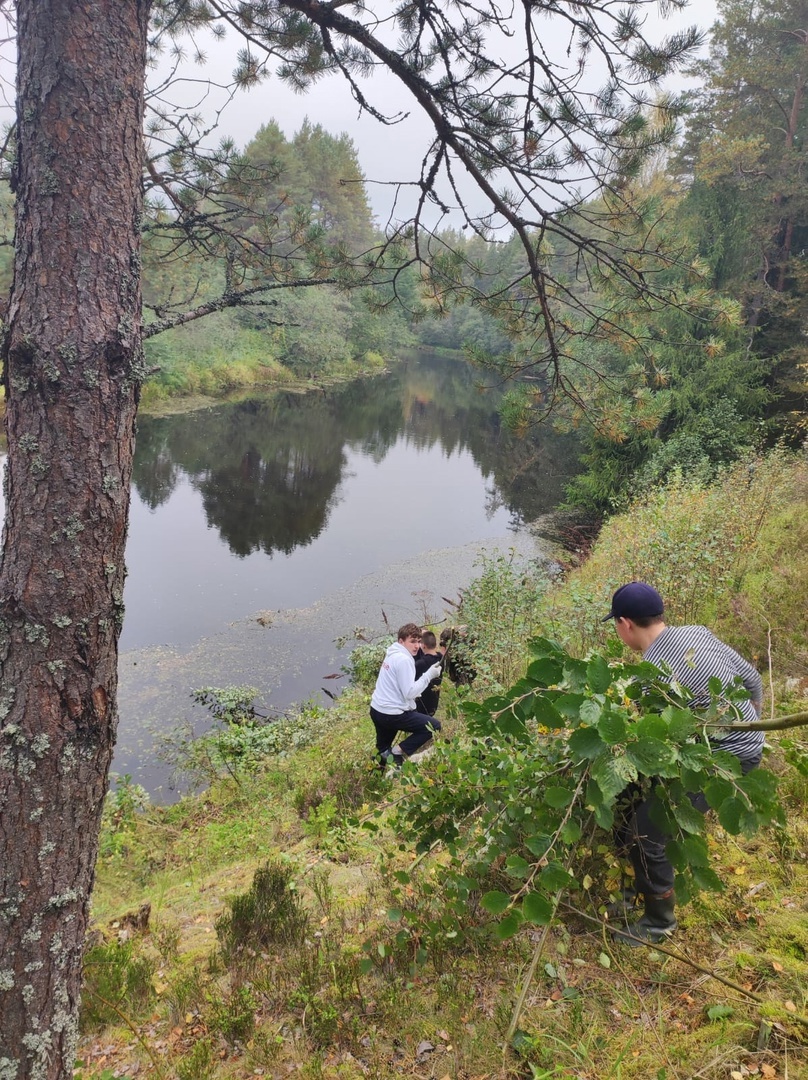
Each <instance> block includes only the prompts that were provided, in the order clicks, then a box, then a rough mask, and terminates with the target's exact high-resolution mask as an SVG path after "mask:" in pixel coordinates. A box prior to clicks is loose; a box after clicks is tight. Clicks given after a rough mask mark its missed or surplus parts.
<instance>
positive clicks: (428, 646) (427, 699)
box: [415, 630, 446, 716]
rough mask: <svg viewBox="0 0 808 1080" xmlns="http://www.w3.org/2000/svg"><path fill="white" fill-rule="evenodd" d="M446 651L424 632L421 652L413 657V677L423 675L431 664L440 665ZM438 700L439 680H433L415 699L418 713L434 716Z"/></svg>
mask: <svg viewBox="0 0 808 1080" xmlns="http://www.w3.org/2000/svg"><path fill="white" fill-rule="evenodd" d="M445 651H446V650H445V649H444V648H442V647H441V646H439V645H438V643H437V638H436V637H435V635H434V634H433V633H432V631H431V630H424V632H423V634H422V635H421V651H420V652H419V654H418V655H417V656H416V657H415V677H416V678H418V676H419V675H423V674H424V672H425V671H427V670H428V669H429V668H431V667H432V665H433V664H440V663H441V662H442V661H443V654H444V652H445ZM439 700H440V678H438V679H435V681H434V682H432V683H430V684H429V686H428V687H427V688H426V690H422V691H421V694H420V697H418V698H417V699H416V704H417V706H418V711H419V712H424V713H426V714H427V715H428V716H434V715H435V713H436V712H437V711H438V701H439Z"/></svg>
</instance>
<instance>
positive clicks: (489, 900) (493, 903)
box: [480, 890, 511, 915]
mask: <svg viewBox="0 0 808 1080" xmlns="http://www.w3.org/2000/svg"><path fill="white" fill-rule="evenodd" d="M480 904H481V906H482V907H483V908H484V909H485V910H486V911H488V912H490V913H491V914H492V915H501V914H502V912H503V911H507V909H508V908H509V907H510V906H511V898H510V896H508V894H507V893H504V892H499V891H498V890H494V891H493V892H487V893H486V894H485V895H484V896H483V898H482V899H481V900H480Z"/></svg>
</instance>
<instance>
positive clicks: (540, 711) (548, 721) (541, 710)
mask: <svg viewBox="0 0 808 1080" xmlns="http://www.w3.org/2000/svg"><path fill="white" fill-rule="evenodd" d="M531 714H532V715H533V717H534V718H535V720H536V723H537V724H540V725H541V726H542V727H546V728H550V730H551V731H557V730H558V729H559V728H563V727H564V724H565V720H564V717H563V716H562V715H561V713H560V712H559V711H558V709H557V708H556V707H555V705H554V704H553V703H552V701H550V699H549V698H548V697H547V696H546V695H545V694H536V696H535V697H534V699H533V702H532V705H531Z"/></svg>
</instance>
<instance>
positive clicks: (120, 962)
mask: <svg viewBox="0 0 808 1080" xmlns="http://www.w3.org/2000/svg"><path fill="white" fill-rule="evenodd" d="M153 973H154V964H153V963H152V961H151V960H149V959H148V958H147V957H144V956H138V955H137V954H136V952H135V948H134V944H133V942H131V941H126V942H118V941H112V942H102V943H101V944H98V945H94V946H93V947H92V948H90V949H88V951H87V953H86V954H85V956H84V970H83V990H82V995H81V1026H82V1029H83V1030H84V1031H90V1030H95V1029H97V1028H101V1027H104V1026H105V1025H106V1024H114V1023H116V1022H119V1021H120V1020H121V1018H122V1015H123V1016H124V1017H127V1018H129V1017H131V1016H136V1015H137V1014H138V1013H140V1012H142V1011H143V1009H145V1008H146V1007H147V1006H148V1004H149V1002H150V1001H151V1000H152V997H153V994H154V988H153V986H152V975H153Z"/></svg>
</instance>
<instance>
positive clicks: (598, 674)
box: [586, 656, 612, 694]
mask: <svg viewBox="0 0 808 1080" xmlns="http://www.w3.org/2000/svg"><path fill="white" fill-rule="evenodd" d="M586 679H587V682H588V683H589V685H590V687H591V688H592V690H594V692H595V693H596V694H605V693H606V691H607V690H608V689H609V687H610V686H611V685H612V673H611V671H610V670H609V665H608V663H607V661H606V659H605V658H604V657H602V656H593V657H592V659H591V660H590V661H589V663H588V665H587V668H586Z"/></svg>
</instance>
